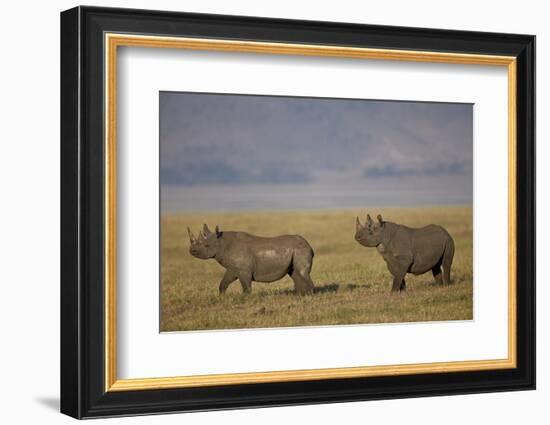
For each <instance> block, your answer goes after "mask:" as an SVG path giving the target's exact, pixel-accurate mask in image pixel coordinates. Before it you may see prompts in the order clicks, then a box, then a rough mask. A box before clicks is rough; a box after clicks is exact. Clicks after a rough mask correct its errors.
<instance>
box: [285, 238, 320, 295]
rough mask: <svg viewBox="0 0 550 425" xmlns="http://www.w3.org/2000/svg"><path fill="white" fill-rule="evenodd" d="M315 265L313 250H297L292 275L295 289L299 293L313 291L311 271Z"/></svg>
mask: <svg viewBox="0 0 550 425" xmlns="http://www.w3.org/2000/svg"><path fill="white" fill-rule="evenodd" d="M312 266H313V252H312V251H311V249H309V248H308V249H304V250H297V251H295V252H294V255H293V257H292V267H291V271H290V273H289V274H290V277H291V278H292V280H293V281H294V290H295V291H296V293H297V294H299V295H305V294H312V293H313V288H314V285H313V281H312V280H311V277H310V275H309V273H310V272H311V267H312Z"/></svg>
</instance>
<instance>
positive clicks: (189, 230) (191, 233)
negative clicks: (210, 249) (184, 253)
mask: <svg viewBox="0 0 550 425" xmlns="http://www.w3.org/2000/svg"><path fill="white" fill-rule="evenodd" d="M187 233H188V234H189V240H190V241H191V242H195V236H193V232H192V231H191V229H190V228H189V226H187Z"/></svg>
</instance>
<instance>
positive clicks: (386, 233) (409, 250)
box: [355, 214, 455, 292]
mask: <svg viewBox="0 0 550 425" xmlns="http://www.w3.org/2000/svg"><path fill="white" fill-rule="evenodd" d="M355 240H356V241H357V242H358V243H360V244H361V245H363V246H367V247H376V249H377V250H378V252H379V253H380V254H381V255H382V258H384V261H385V262H386V264H387V266H388V270H389V271H390V273H391V274H392V275H393V284H392V288H391V290H392V292H396V291H403V290H405V275H406V274H407V273H412V274H415V275H419V274H423V273H426V272H429V271H430V270H431V271H432V273H433V276H434V279H435V282H436V283H438V284H449V283H451V265H452V263H453V256H454V253H455V244H454V241H453V238H452V237H451V235H449V233H448V232H447V231H446V230H445V229H444V228H443V227H441V226H437V225H435V224H430V225H429V226H425V227H422V228H420V229H413V228H410V227H407V226H403V225H400V224H395V223H391V222H389V221H384V220H383V219H382V216H381V215H378V222H374V221H373V220H372V219H371V217H370V215H368V214H367V221H366V222H365V224H361V222H360V221H359V217H357V221H356V228H355ZM442 268H443V273H441V269H442Z"/></svg>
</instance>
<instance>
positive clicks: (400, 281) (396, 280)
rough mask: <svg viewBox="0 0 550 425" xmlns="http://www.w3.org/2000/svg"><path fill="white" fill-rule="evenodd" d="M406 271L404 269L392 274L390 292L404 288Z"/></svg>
mask: <svg viewBox="0 0 550 425" xmlns="http://www.w3.org/2000/svg"><path fill="white" fill-rule="evenodd" d="M406 273H407V271H406V270H404V271H398V272H397V273H396V274H394V275H393V284H392V287H391V291H392V292H399V291H404V290H405V274H406Z"/></svg>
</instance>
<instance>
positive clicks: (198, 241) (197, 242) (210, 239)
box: [187, 224, 221, 260]
mask: <svg viewBox="0 0 550 425" xmlns="http://www.w3.org/2000/svg"><path fill="white" fill-rule="evenodd" d="M187 233H189V241H190V242H191V246H190V247H189V252H190V253H191V255H192V256H193V257H197V258H200V259H203V260H207V259H208V258H214V257H215V256H216V253H217V252H218V245H219V239H220V237H221V232H220V228H219V227H218V226H216V231H215V232H211V231H210V229H209V228H208V226H207V225H206V224H205V225H204V226H203V228H202V231H200V232H199V236H198V237H197V238H195V236H194V235H193V232H191V229H189V227H188V228H187Z"/></svg>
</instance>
